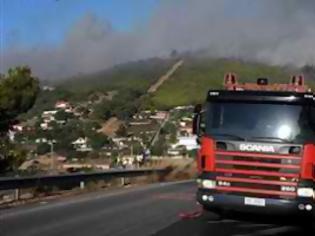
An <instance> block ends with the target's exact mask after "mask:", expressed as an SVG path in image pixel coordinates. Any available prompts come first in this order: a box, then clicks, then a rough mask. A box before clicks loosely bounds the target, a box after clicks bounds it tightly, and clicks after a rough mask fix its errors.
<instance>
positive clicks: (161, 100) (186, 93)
mask: <svg viewBox="0 0 315 236" xmlns="http://www.w3.org/2000/svg"><path fill="white" fill-rule="evenodd" d="M226 72H235V73H236V74H237V75H238V76H239V78H241V81H242V82H250V81H251V82H253V81H255V80H256V78H258V77H268V78H270V81H271V82H272V83H274V82H286V83H287V82H288V81H289V78H290V74H291V73H289V72H288V71H287V70H285V69H283V68H281V67H276V66H267V65H263V64H254V63H245V62H241V61H237V60H224V59H220V60H213V59H186V60H185V62H184V65H183V66H182V67H181V68H180V69H179V70H178V71H177V72H176V73H175V75H174V76H173V77H172V78H171V79H170V80H168V81H166V82H165V83H164V84H163V85H162V86H161V87H160V89H159V90H158V91H157V92H156V93H155V94H154V95H153V97H152V100H153V103H154V104H155V105H156V106H157V107H159V108H170V107H174V106H177V105H185V104H193V103H198V102H202V101H204V99H205V96H206V93H207V91H208V90H209V89H216V88H222V83H223V78H224V74H225V73H226Z"/></svg>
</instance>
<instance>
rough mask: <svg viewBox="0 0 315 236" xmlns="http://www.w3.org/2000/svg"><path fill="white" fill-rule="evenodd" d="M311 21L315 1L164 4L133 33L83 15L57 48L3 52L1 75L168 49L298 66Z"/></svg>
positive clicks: (50, 73) (87, 68) (312, 39)
mask: <svg viewBox="0 0 315 236" xmlns="http://www.w3.org/2000/svg"><path fill="white" fill-rule="evenodd" d="M314 22H315V1H314V0H276V1H275V0H263V1H260V0H238V1H235V0H194V1H192V0H173V1H167V0H164V1H163V0H161V2H160V3H159V6H158V7H157V9H156V10H155V11H154V12H153V14H152V16H151V18H150V19H149V21H148V22H146V23H144V24H141V25H138V26H135V27H134V29H133V30H132V31H130V32H121V31H117V30H115V29H114V28H113V27H112V26H111V24H110V23H109V22H104V21H102V20H100V19H98V18H97V17H96V16H95V15H93V14H90V13H87V14H86V15H84V16H82V18H81V19H80V20H79V21H78V22H76V23H75V24H74V25H73V26H72V27H71V28H70V29H69V31H68V33H67V35H66V36H65V38H64V41H63V43H62V44H61V45H59V46H58V47H47V46H38V47H37V48H31V49H29V48H21V47H19V46H15V47H10V49H3V50H2V51H1V57H2V62H1V65H0V70H1V71H3V70H5V69H7V68H8V67H10V66H14V65H19V64H27V65H30V66H31V67H32V69H33V70H34V72H35V73H36V74H37V75H39V76H40V77H44V78H51V79H57V78H62V77H67V76H72V75H76V74H78V73H91V72H95V71H97V70H102V69H105V68H108V67H110V66H113V65H116V64H119V63H124V62H128V61H133V60H139V59H145V58H148V57H154V56H166V55H169V53H170V52H171V51H172V50H177V51H178V52H184V51H195V50H205V51H206V52H207V55H209V56H211V57H237V58H243V59H248V60H258V61H262V62H266V63H269V64H276V65H287V64H293V65H296V66H302V65H305V64H315V24H314Z"/></svg>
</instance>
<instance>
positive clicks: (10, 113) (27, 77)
mask: <svg viewBox="0 0 315 236" xmlns="http://www.w3.org/2000/svg"><path fill="white" fill-rule="evenodd" d="M38 92H39V84H38V80H37V79H36V78H34V77H33V76H32V73H31V70H30V68H28V67H16V68H14V69H9V71H8V73H7V75H5V76H4V78H2V79H1V80H0V117H1V120H0V132H1V133H2V135H3V133H6V132H7V130H8V128H9V125H10V121H12V120H13V119H15V118H16V117H17V116H18V115H20V114H21V113H24V112H26V111H28V110H29V109H30V108H31V107H32V106H33V105H34V102H35V100H36V97H37V94H38Z"/></svg>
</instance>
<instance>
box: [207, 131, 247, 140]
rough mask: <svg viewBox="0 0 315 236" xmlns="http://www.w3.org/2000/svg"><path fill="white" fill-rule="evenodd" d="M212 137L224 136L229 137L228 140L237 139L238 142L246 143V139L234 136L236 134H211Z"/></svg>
mask: <svg viewBox="0 0 315 236" xmlns="http://www.w3.org/2000/svg"><path fill="white" fill-rule="evenodd" d="M210 135H211V136H222V137H228V138H233V139H236V140H242V141H245V140H246V139H245V138H243V137H241V136H238V135H234V134H224V133H223V134H222V133H220V134H219V133H217V134H216V133H214V134H210Z"/></svg>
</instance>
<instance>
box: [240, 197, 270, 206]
mask: <svg viewBox="0 0 315 236" xmlns="http://www.w3.org/2000/svg"><path fill="white" fill-rule="evenodd" d="M244 203H245V205H250V206H260V207H264V206H266V200H265V199H263V198H253V197H245V202H244Z"/></svg>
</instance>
